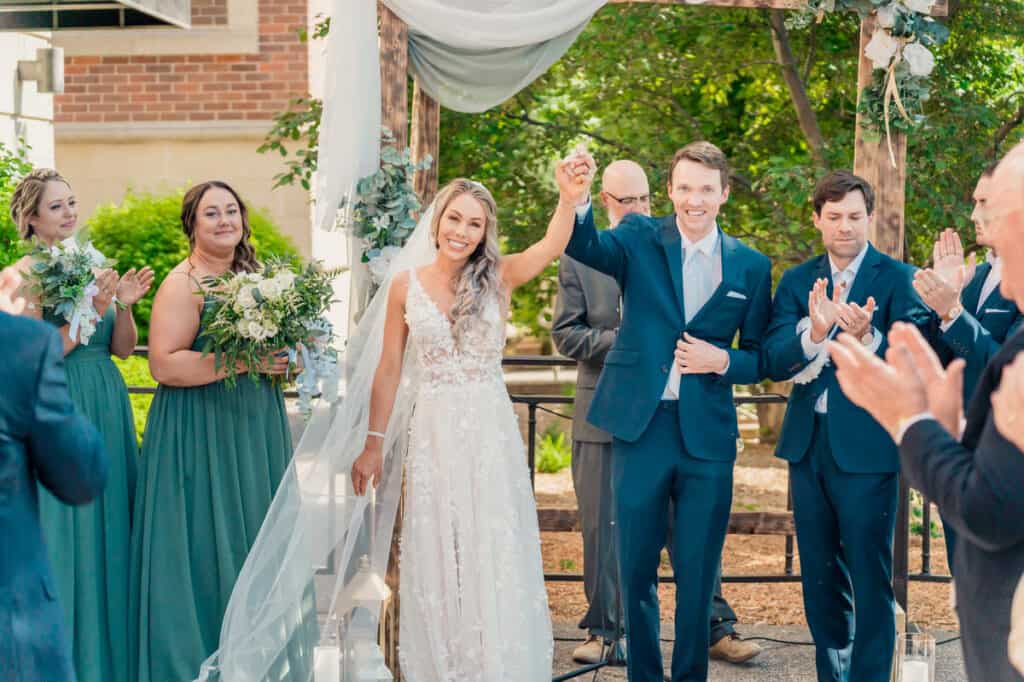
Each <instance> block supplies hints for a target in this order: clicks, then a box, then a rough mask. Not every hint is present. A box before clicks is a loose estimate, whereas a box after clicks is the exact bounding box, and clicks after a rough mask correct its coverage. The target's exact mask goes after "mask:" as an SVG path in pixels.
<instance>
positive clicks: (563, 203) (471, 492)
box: [199, 152, 596, 682]
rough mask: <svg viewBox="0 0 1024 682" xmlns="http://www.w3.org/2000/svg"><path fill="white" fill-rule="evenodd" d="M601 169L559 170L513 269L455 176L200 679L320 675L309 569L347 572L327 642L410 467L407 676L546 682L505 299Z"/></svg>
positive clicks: (395, 278) (576, 159) (587, 164)
mask: <svg viewBox="0 0 1024 682" xmlns="http://www.w3.org/2000/svg"><path fill="white" fill-rule="evenodd" d="M595 167H596V166H595V164H594V161H593V159H592V158H591V157H590V156H589V155H588V154H586V153H585V152H576V153H575V154H574V155H573V156H571V157H570V158H568V159H566V160H563V161H561V162H560V163H559V164H558V165H557V168H556V171H555V176H556V181H557V184H558V188H559V202H558V207H557V209H556V210H555V213H554V215H553V216H552V218H551V221H550V223H549V226H548V229H547V233H546V234H545V235H544V237H543V238H542V239H541V240H540V241H538V242H536V243H535V244H533V245H532V246H530V247H529V248H527V249H526V250H525V251H523V252H521V253H517V254H510V255H506V256H501V255H500V254H499V250H498V230H497V207H496V205H495V202H494V199H493V198H492V196H491V194H490V192H488V191H487V189H486V188H485V187H484V186H483V185H481V184H479V183H477V182H474V181H471V180H465V179H458V180H454V181H452V182H451V183H449V184H448V185H447V186H445V187H444V188H443V189H442V190H441V191H440V192H439V193H438V195H437V198H436V199H435V201H434V203H433V205H432V206H431V208H430V209H428V210H427V211H426V212H425V214H424V216H423V217H422V219H421V220H420V223H419V225H418V226H417V228H416V230H415V231H414V233H413V235H412V236H411V237H410V239H409V241H408V243H407V245H406V246H405V247H404V248H403V250H402V252H401V253H400V254H399V255H398V256H397V257H396V258H395V260H394V261H393V263H392V265H391V268H390V276H389V278H388V280H387V281H386V282H385V283H384V285H382V286H381V289H380V290H379V292H378V293H377V294H376V295H375V296H374V298H373V300H372V301H371V303H370V305H369V307H368V308H367V312H366V314H365V315H364V316H363V318H362V320H361V322H360V325H359V328H358V329H357V330H356V332H355V334H354V335H353V337H352V338H351V339H350V340H349V343H348V347H347V349H346V358H345V359H346V369H347V372H346V374H347V386H346V387H345V396H344V398H343V400H342V401H341V403H340V406H336V407H335V408H334V409H332V410H329V411H325V412H324V413H323V414H320V415H318V416H315V417H314V418H313V420H312V421H311V422H310V424H309V425H308V426H307V428H306V432H305V433H304V435H303V438H302V441H301V442H300V443H299V446H298V447H297V449H296V454H295V457H294V461H293V465H292V467H291V468H290V469H289V471H288V474H287V475H286V477H285V480H284V481H283V482H282V485H281V488H280V490H279V492H278V494H277V496H276V497H275V500H274V503H273V505H272V507H271V510H270V512H269V513H268V516H267V519H266V521H265V522H264V525H263V527H262V529H261V531H260V535H259V537H258V538H257V541H256V544H255V546H254V547H253V549H252V551H251V553H250V555H249V558H248V559H247V561H246V564H245V567H244V568H243V570H242V574H241V576H240V577H239V579H238V582H237V583H236V586H235V590H234V592H233V594H232V597H231V601H230V603H229V605H228V610H227V614H226V615H225V619H224V626H223V628H222V631H221V639H220V649H219V650H218V651H217V652H216V653H214V655H213V656H211V657H210V659H208V661H207V662H206V663H205V664H204V666H203V670H202V671H201V672H200V676H199V680H207V679H219V680H223V681H225V682H241V681H242V680H245V682H249V681H251V680H272V679H273V680H285V679H290V678H288V677H287V670H288V669H289V668H292V669H293V670H294V669H296V668H297V669H302V670H308V669H311V668H312V667H313V666H309V665H308V664H307V665H304V666H294V667H293V666H289V665H282V663H281V659H282V657H294V656H296V655H300V656H301V655H308V653H302V652H308V650H309V649H310V648H311V646H310V644H311V643H310V642H308V641H302V640H306V639H309V638H311V637H313V636H314V635H313V634H311V633H310V629H309V627H308V625H303V624H302V620H303V616H302V609H303V608H307V609H308V603H307V604H306V606H305V607H303V605H302V602H303V600H304V598H305V597H308V592H309V590H308V586H309V584H310V582H311V581H312V580H313V575H314V570H315V569H316V568H317V567H318V566H322V565H324V564H328V565H330V564H332V563H334V564H335V565H334V570H331V571H328V572H330V573H332V574H333V575H335V576H336V584H335V585H334V587H333V590H332V591H331V594H330V595H329V596H330V608H329V609H328V629H330V628H331V627H333V625H331V624H332V623H334V622H335V619H343V618H344V616H345V614H346V613H347V612H348V610H349V609H350V608H352V606H353V604H352V603H350V602H351V599H350V598H349V596H348V595H349V593H350V592H351V589H352V588H351V586H352V585H353V583H354V582H355V581H354V579H353V576H354V575H357V574H358V573H359V571H360V568H361V569H362V570H364V571H365V570H366V569H367V565H369V566H370V567H371V568H372V571H373V572H374V573H376V574H377V576H380V575H383V573H384V569H385V568H386V566H387V557H388V549H389V546H390V535H391V529H392V527H393V525H394V519H395V510H396V508H397V501H398V498H399V497H400V495H401V487H402V483H401V481H402V472H403V468H404V473H405V486H406V490H405V505H404V517H403V526H402V537H401V539H400V547H401V551H400V581H399V594H400V597H401V623H400V633H399V643H400V644H399V662H400V664H401V668H402V673H403V675H404V677H405V679H407V680H409V682H471V681H474V682H475V681H478V680H488V681H489V682H541V681H542V680H548V679H550V677H551V659H552V634H551V622H550V616H549V612H548V604H547V594H546V591H545V587H544V576H543V568H542V563H541V553H540V534H539V531H538V527H537V512H536V506H535V503H534V498H533V494H532V490H531V487H530V479H529V472H528V470H527V467H526V452H525V448H524V445H523V441H522V439H521V437H520V435H519V428H518V424H517V421H516V417H515V414H514V412H513V409H512V403H511V401H510V400H509V397H508V393H507V391H506V388H505V384H504V379H503V375H502V370H501V356H502V349H503V347H504V341H505V339H504V329H505V316H506V312H507V310H508V305H509V297H510V293H511V291H512V290H513V289H514V288H515V287H517V286H519V285H521V284H524V283H525V282H527V281H529V280H530V279H532V278H534V277H536V276H537V275H538V274H540V273H541V271H542V270H543V269H544V268H545V267H546V266H547V265H548V264H549V263H550V262H551V261H553V260H554V259H555V258H557V257H558V256H559V255H560V254H561V253H562V252H563V251H564V249H565V246H566V244H567V243H568V241H569V237H570V233H571V226H572V225H573V224H574V223H575V220H574V217H573V213H574V211H575V207H576V204H577V203H579V202H580V201H581V200H582V199H583V198H585V196H586V194H587V192H588V191H589V187H590V182H591V180H592V177H593V174H594V169H595ZM339 472H343V473H345V472H347V473H348V477H347V478H349V479H350V480H349V483H350V484H351V488H348V487H347V486H346V485H344V484H343V485H340V486H339V484H338V483H337V480H338V478H339V476H338V473H339ZM339 487H341V488H345V490H338V488H339ZM325 498H329V499H331V500H332V502H333V503H332V504H325V503H324V500H325ZM320 572H321V573H322V572H323V571H322V570H321V571H320ZM317 586H318V587H319V588H320V590H319V591H320V592H321V594H320V595H319V596H320V598H321V600H322V599H323V598H324V595H323V594H322V593H323V592H324V590H323V583H322V582H317ZM321 610H322V609H321ZM370 611H371V612H372V611H373V609H371V610H370ZM375 615H376V614H374V618H375ZM307 620H308V619H307ZM375 628H376V621H375V620H374V621H373V632H374V633H375V632H376V630H375ZM347 636H354V635H352V634H351V633H349V634H347V635H346V634H343V635H342V647H343V648H344V646H345V639H346V637H347ZM319 639H320V640H321V641H322V640H324V639H325V637H324V634H323V633H321V634H320V635H319ZM314 643H315V642H314ZM297 652H299V653H297ZM214 671H216V673H217V674H218V675H219V677H218V676H217V675H214V674H213V673H214ZM282 671H283V672H282ZM333 676H334V674H331V677H332V681H331V682H334V680H333ZM316 681H317V682H320V677H319V676H317V678H316Z"/></svg>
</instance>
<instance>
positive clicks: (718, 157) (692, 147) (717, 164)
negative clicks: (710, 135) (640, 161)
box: [668, 140, 729, 189]
mask: <svg viewBox="0 0 1024 682" xmlns="http://www.w3.org/2000/svg"><path fill="white" fill-rule="evenodd" d="M680 161H695V162H697V163H699V164H701V165H702V166H707V167H708V168H714V169H715V170H717V171H718V172H719V173H720V174H721V176H722V189H725V188H726V187H728V186H729V159H727V158H726V156H725V152H723V151H722V150H721V149H719V148H718V147H716V146H715V145H713V144H711V143H710V142H705V141H704V140H699V141H697V142H691V143H690V144H688V145H686V146H685V147H683V148H682V149H680V150H679V151H677V152H676V153H675V155H674V156H673V157H672V165H671V166H669V167H668V184H669V186H670V187H671V186H672V173H674V172H675V170H676V166H677V165H679V162H680Z"/></svg>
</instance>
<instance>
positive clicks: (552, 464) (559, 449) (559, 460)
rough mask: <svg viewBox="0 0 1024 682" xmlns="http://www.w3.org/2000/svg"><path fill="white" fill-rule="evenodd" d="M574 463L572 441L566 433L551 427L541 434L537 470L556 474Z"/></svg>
mask: <svg viewBox="0 0 1024 682" xmlns="http://www.w3.org/2000/svg"><path fill="white" fill-rule="evenodd" d="M571 463H572V442H571V441H569V440H568V439H567V438H566V437H565V433H563V432H561V431H558V430H555V429H549V430H548V431H546V432H545V433H544V435H543V436H541V440H540V445H538V446H537V471H539V472H541V473H542V474H556V473H558V472H559V471H561V470H562V469H564V468H565V467H567V466H569V464H571Z"/></svg>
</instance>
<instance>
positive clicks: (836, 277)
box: [800, 244, 882, 414]
mask: <svg viewBox="0 0 1024 682" xmlns="http://www.w3.org/2000/svg"><path fill="white" fill-rule="evenodd" d="M867 254H868V245H867V244H864V248H863V249H861V252H860V253H859V254H857V257H856V258H854V259H853V260H852V261H851V262H850V264H849V265H847V266H846V268H845V269H840V268H839V267H838V266H837V265H836V264H835V261H833V260H832V254H829V256H828V264H829V267H830V268H831V269H832V286H833V288H834V287H839V286H842V287H843V288H842V289H841V290H840V292H839V300H840V301H842V302H843V303H845V302H846V299H848V298H849V297H850V290H852V289H853V283H854V282H855V281H856V279H857V272H858V271H859V270H860V266H861V265H862V264H863V263H864V257H865V256H867ZM844 284H845V285H846V286H843V285H844ZM838 330H839V325H835V326H833V327H832V330H831V331H830V332H829V333H828V334H827V335H826V336H825V338H824V339H823V340H822V341H821V342H820V343H815V342H814V341H812V340H811V330H810V328H807V329H805V330H804V332H803V333H802V334H801V335H800V345H801V346H803V349H804V357H806V358H807V359H808V360H814V359H815V358H816V357H818V355H819V354H821V353H823V352H827V351H826V350H825V345H826V344H827V343H828V341H829V339H831V338H832V337H833V336H835V334H836V332H837V331H838ZM871 333H872V338H871V344H870V345H869V346H868V348H869V349H870V350H871V352H872V353H874V352H875V351H877V350H878V347H879V346H881V345H882V335H881V334H880V333H879V332H878V330H877V329H875V327H874V326H872V327H871ZM814 411H815V412H817V413H818V414H825V413H826V412H828V389H826V390H825V391H824V392H823V393H822V394H821V395H820V396H819V397H818V401H817V402H816V403H814Z"/></svg>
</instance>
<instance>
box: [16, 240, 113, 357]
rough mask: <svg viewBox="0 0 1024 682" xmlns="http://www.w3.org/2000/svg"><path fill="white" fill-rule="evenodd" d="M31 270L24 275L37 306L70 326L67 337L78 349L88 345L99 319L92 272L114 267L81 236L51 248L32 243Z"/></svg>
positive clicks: (58, 243) (109, 260) (94, 279)
mask: <svg viewBox="0 0 1024 682" xmlns="http://www.w3.org/2000/svg"><path fill="white" fill-rule="evenodd" d="M32 259H33V263H32V267H31V268H30V269H29V271H28V273H27V275H28V280H29V287H30V291H32V293H34V294H35V295H37V296H38V297H39V305H40V307H41V308H42V309H43V310H44V311H45V310H50V311H52V312H53V314H54V315H56V316H58V317H61V318H63V319H64V320H65V321H67V323H68V324H69V325H70V329H69V330H68V336H69V337H70V338H71V340H72V341H78V343H81V344H82V345H85V344H87V343H89V339H90V337H92V335H93V333H95V331H96V324H97V323H98V322H99V321H100V315H99V313H98V312H96V307H95V306H94V305H93V299H94V298H95V297H96V294H98V293H99V288H98V287H97V286H96V272H97V271H98V270H101V269H104V268H109V267H112V266H113V265H114V261H113V260H111V259H109V258H107V257H106V256H104V255H103V254H102V253H100V252H99V251H98V250H97V249H96V247H95V246H93V244H92V242H91V241H88V240H87V239H86V238H85V236H84V235H83V234H82V233H78V234H77V235H75V236H72V237H68V238H67V239H65V240H64V241H61V242H57V243H56V244H54V245H53V246H46V245H44V244H41V243H39V242H36V245H35V248H34V249H33V250H32Z"/></svg>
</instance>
